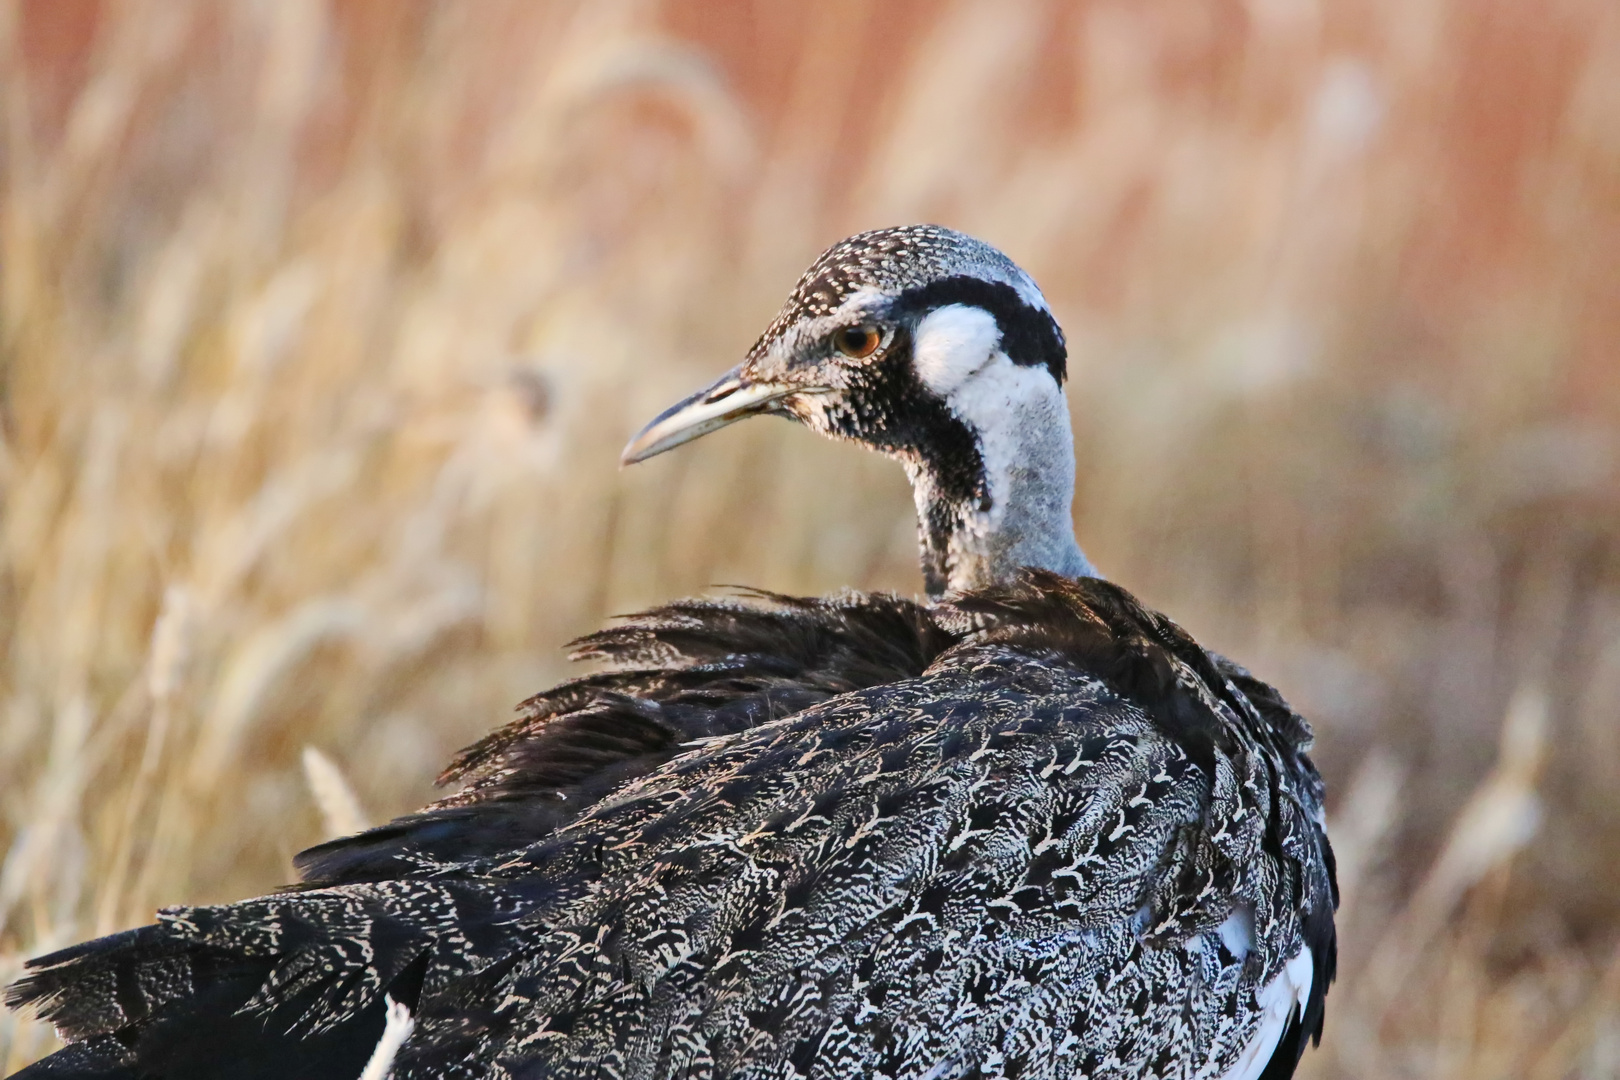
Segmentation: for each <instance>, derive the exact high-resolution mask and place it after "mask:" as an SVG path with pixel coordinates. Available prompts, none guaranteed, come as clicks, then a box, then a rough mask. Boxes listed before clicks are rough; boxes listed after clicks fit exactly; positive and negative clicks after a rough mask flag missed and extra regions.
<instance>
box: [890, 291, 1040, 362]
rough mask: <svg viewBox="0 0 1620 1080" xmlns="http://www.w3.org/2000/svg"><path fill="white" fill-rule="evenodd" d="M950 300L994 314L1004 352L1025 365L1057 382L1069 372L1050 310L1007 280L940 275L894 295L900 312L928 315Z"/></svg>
mask: <svg viewBox="0 0 1620 1080" xmlns="http://www.w3.org/2000/svg"><path fill="white" fill-rule="evenodd" d="M950 304H967V305H970V306H972V307H978V308H983V309H984V310H985V311H988V312H989V313H990V314H991V315H993V316H995V320H996V326H997V327H998V328H999V329H1000V330H1001V351H1002V352H1004V353H1006V354H1007V359H1009V360H1011V361H1012V362H1013V363H1015V364H1018V365H1019V366H1021V367H1044V368H1046V370H1047V371H1050V372H1051V373H1052V378H1054V379H1056V380H1057V384H1058V385H1059V386H1062V385H1063V379H1064V376H1065V375H1066V374H1067V366H1068V358H1069V350H1068V348H1067V347H1066V346H1065V345H1064V343H1063V331H1062V330H1061V329H1060V328H1059V327H1058V324H1057V320H1056V319H1054V318H1052V313H1051V312H1050V311H1045V310H1043V309H1041V308H1038V307H1034V306H1032V305H1030V304H1027V303H1025V302H1024V298H1023V297H1022V296H1019V295H1018V290H1017V289H1015V288H1013V287H1012V286H1011V285H1008V284H1007V283H1006V282H1003V281H986V280H984V279H983V278H977V277H973V276H971V275H968V274H958V275H956V276H954V277H945V278H939V279H937V280H935V281H930V282H929V283H928V284H926V285H918V286H916V287H915V288H911V289H907V290H906V291H905V292H903V293H901V294H900V295H899V296H898V297H896V298H895V301H894V304H893V306H892V307H891V308H890V310H891V311H892V312H893V313H894V314H896V315H919V316H920V315H925V314H927V313H928V312H930V311H933V310H934V309H935V308H942V307H946V306H948V305H950Z"/></svg>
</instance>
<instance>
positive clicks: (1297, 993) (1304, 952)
mask: <svg viewBox="0 0 1620 1080" xmlns="http://www.w3.org/2000/svg"><path fill="white" fill-rule="evenodd" d="M1227 921H1228V922H1230V921H1231V920H1227ZM1224 931H1225V927H1224V926H1223V927H1222V932H1223V933H1222V936H1223V937H1224V936H1225V935H1224ZM1315 971H1316V968H1315V962H1314V961H1313V959H1312V957H1311V950H1310V946H1308V945H1304V946H1301V947H1300V950H1299V954H1298V955H1296V956H1295V957H1294V958H1293V959H1292V960H1290V961H1288V963H1286V964H1284V965H1283V969H1282V970H1281V971H1279V972H1278V973H1277V974H1276V975H1275V976H1273V977H1272V980H1271V981H1270V982H1268V983H1266V985H1264V986H1262V987H1261V988H1260V992H1259V993H1258V994H1256V995H1255V1004H1256V1005H1258V1006H1259V1008H1260V1024H1259V1026H1258V1027H1256V1028H1255V1029H1254V1035H1253V1036H1252V1037H1251V1038H1250V1039H1249V1044H1248V1045H1247V1046H1245V1047H1244V1048H1243V1053H1242V1054H1241V1055H1240V1056H1239V1057H1238V1059H1237V1060H1236V1061H1235V1062H1233V1063H1232V1067H1231V1068H1230V1069H1228V1070H1227V1071H1226V1072H1225V1073H1223V1074H1222V1075H1221V1077H1220V1080H1257V1078H1258V1077H1259V1076H1260V1074H1261V1073H1263V1072H1265V1069H1266V1066H1267V1065H1268V1064H1270V1063H1271V1055H1273V1054H1275V1053H1276V1052H1277V1044H1278V1042H1280V1041H1281V1040H1282V1037H1283V1033H1284V1032H1285V1031H1287V1030H1288V1025H1289V1023H1290V1022H1291V1021H1292V1020H1293V1019H1294V1017H1295V1016H1296V1015H1303V1013H1304V1011H1305V1003H1306V1002H1307V1001H1309V1000H1310V997H1311V980H1312V978H1313V977H1314V975H1315Z"/></svg>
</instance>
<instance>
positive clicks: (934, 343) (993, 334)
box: [911, 304, 1001, 398]
mask: <svg viewBox="0 0 1620 1080" xmlns="http://www.w3.org/2000/svg"><path fill="white" fill-rule="evenodd" d="M1000 341H1001V328H1000V327H998V326H997V325H996V317H995V316H994V315H992V314H990V313H989V312H988V311H986V310H984V309H983V308H979V307H970V306H969V305H967V304H947V305H946V306H944V307H942V308H936V309H935V310H933V311H930V312H929V313H928V314H927V315H926V316H924V318H923V320H922V322H920V323H918V324H917V334H916V339H915V340H914V341H913V342H912V347H911V355H912V365H913V367H914V368H915V370H916V372H917V377H918V378H919V379H921V380H922V382H923V385H925V386H927V387H928V388H929V389H930V390H932V391H933V392H934V393H936V394H938V395H939V396H940V397H943V398H949V397H950V396H951V394H952V393H954V392H955V391H956V389H957V388H958V387H959V386H961V385H962V384H963V383H964V382H966V381H967V380H968V379H969V378H971V377H972V376H973V375H974V373H976V372H977V371H978V370H979V369H980V368H982V367H984V366H985V365H986V364H988V363H989V362H990V357H991V355H992V354H993V353H994V352H995V351H996V345H997V344H998V343H999V342H1000Z"/></svg>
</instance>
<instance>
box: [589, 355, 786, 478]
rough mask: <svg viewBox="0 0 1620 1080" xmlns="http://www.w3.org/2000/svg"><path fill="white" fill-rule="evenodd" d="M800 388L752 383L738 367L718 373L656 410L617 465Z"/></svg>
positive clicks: (767, 407) (764, 408) (755, 411)
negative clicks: (713, 379) (705, 384)
mask: <svg viewBox="0 0 1620 1080" xmlns="http://www.w3.org/2000/svg"><path fill="white" fill-rule="evenodd" d="M802 389H803V388H802V387H797V386H781V385H778V384H776V383H767V382H752V381H750V380H749V378H748V377H747V376H745V375H743V374H742V373H741V370H740V369H736V368H734V369H732V370H731V371H728V372H726V373H725V374H724V375H722V376H721V377H720V380H719V381H718V382H716V383H715V384H714V385H713V386H710V387H708V388H707V389H704V390H699V391H698V392H697V393H695V394H693V395H692V396H691V397H689V398H687V399H686V400H685V401H682V402H680V403H678V404H676V405H672V406H670V407H669V408H667V409H665V410H664V411H663V412H661V413H659V414H658V416H657V417H655V418H654V419H653V422H652V423H650V424H648V425H647V426H646V427H644V428H642V429H641V433H640V434H639V435H637V436H636V437H635V438H633V439H631V440H630V445H628V446H626V447H625V448H624V452H623V453H622V454H620V455H619V464H620V465H634V464H635V463H636V462H638V461H646V460H647V459H648V458H650V457H653V456H655V455H657V454H662V453H663V452H664V451H665V450H673V449H674V448H675V447H677V446H679V445H681V444H682V443H688V442H691V441H692V440H693V439H696V438H699V437H701V436H704V435H707V434H708V433H709V432H711V431H718V430H720V429H721V428H723V427H725V426H726V425H727V424H734V423H736V422H737V421H738V420H744V419H747V418H748V417H750V416H757V415H759V414H760V413H763V412H769V411H771V406H772V405H774V404H775V403H776V402H778V401H780V400H781V399H782V398H785V397H787V396H788V395H789V394H794V393H798V392H799V391H800V390H802Z"/></svg>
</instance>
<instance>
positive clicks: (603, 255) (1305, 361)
mask: <svg viewBox="0 0 1620 1080" xmlns="http://www.w3.org/2000/svg"><path fill="white" fill-rule="evenodd" d="M0 79H3V82H0V94H3V110H0V111H3V124H4V128H3V135H0V153H3V159H0V165H3V179H0V215H3V216H0V245H3V246H0V350H3V352H0V356H3V375H0V395H3V397H0V406H3V429H0V431H3V442H0V646H3V654H0V850H4V852H5V858H4V862H3V865H0V977H6V978H9V977H11V976H12V975H14V974H15V973H16V972H17V970H18V968H19V966H20V964H21V961H22V958H23V957H25V956H28V955H32V954H35V953H38V952H40V951H43V950H46V949H50V948H55V947H57V946H61V945H64V944H67V943H69V942H72V941H74V940H78V939H81V938H84V937H86V936H88V935H91V934H97V933H104V932H107V931H110V930H114V929H117V928H121V927H124V926H129V925H133V924H136V923H139V922H143V921H146V920H147V919H148V918H149V917H150V915H151V912H152V910H153V908H154V907H156V906H157V905H159V904H163V903H173V902H182V901H189V902H196V901H213V900H223V899H229V898H233V897H238V896H243V895H248V894H251V893H255V892H259V891H263V890H266V889H269V888H271V887H273V886H275V885H276V884H278V883H280V882H282V881H285V880H287V879H288V876H289V874H290V872H291V871H290V865H289V861H288V860H289V856H290V855H291V853H292V852H294V851H296V850H298V849H299V848H301V847H303V846H305V845H307V844H309V843H312V842H314V841H317V840H319V839H321V838H322V837H323V835H324V834H325V833H326V832H327V831H328V830H331V829H341V828H345V827H349V826H350V825H351V824H352V823H354V822H357V821H365V820H373V821H375V820H381V819H383V818H385V817H386V816H388V815H390V814H394V813H398V812H402V811H406V810H408V809H411V808H413V807H414V806H416V805H419V804H420V803H422V802H424V801H426V800H427V799H428V798H429V797H430V796H431V794H432V792H431V789H430V779H431V776H432V775H433V773H434V772H435V771H436V769H437V767H438V766H439V764H440V763H442V762H443V761H444V760H445V759H446V757H447V756H448V754H449V753H450V752H451V751H452V750H453V749H455V748H456V747H457V746H459V745H461V744H463V743H465V742H467V741H469V740H471V739H472V738H473V737H474V736H476V735H477V734H479V733H481V732H483V731H484V730H486V729H488V728H489V727H491V726H492V725H494V724H496V723H499V722H501V721H502V720H503V719H504V718H505V717H506V716H507V715H508V710H509V708H510V707H511V705H512V703H514V702H516V701H517V700H519V699H520V698H522V697H523V696H525V695H526V694H528V693H530V692H532V691H534V690H536V689H537V688H540V687H542V686H544V685H546V684H547V683H549V682H550V681H552V680H554V679H556V678H557V677H559V676H560V675H561V674H562V673H563V668H562V664H561V660H560V655H561V654H560V650H559V646H560V645H561V644H562V643H563V642H564V641H565V640H566V639H568V638H569V637H570V636H572V635H574V634H577V633H580V632H583V631H586V630H589V629H591V628H592V627H594V626H596V625H597V624H598V623H599V622H600V621H601V620H602V619H603V618H604V617H605V616H607V615H609V614H611V613H614V612H622V611H626V610H629V609H633V608H635V607H637V606H638V605H643V604H648V603H652V602H655V601H659V600H663V599H666V598H670V597H673V596H677V595H680V594H685V593H690V592H694V591H701V590H703V589H705V588H707V587H708V586H710V585H711V584H712V583H716V582H744V583H749V584H754V585H759V586H765V587H769V588H774V589H782V590H794V591H824V590H829V589H833V588H837V587H841V586H845V585H853V586H859V587H867V588H872V587H883V588H895V589H900V590H903V591H914V590H916V589H917V588H918V587H919V581H918V578H917V572H916V570H915V567H914V563H913V558H914V557H913V548H912V545H913V540H912V523H911V510H910V500H909V498H908V497H907V494H906V491H905V487H904V482H903V480H902V478H901V476H900V473H899V471H898V469H896V468H894V467H893V466H891V465H889V464H888V463H885V462H882V461H879V460H876V459H874V458H871V457H868V456H866V455H863V454H861V453H860V452H858V451H855V450H853V449H849V448H841V447H836V446H831V445H827V444H823V443H821V442H819V441H817V440H815V439H814V438H813V437H811V436H809V435H807V434H806V433H804V432H802V431H799V430H796V429H793V428H791V427H790V426H788V425H786V424H773V423H767V422H763V421H761V422H757V423H755V424H748V425H743V426H742V427H739V428H737V429H733V430H731V431H728V432H726V433H724V434H722V435H718V436H715V437H714V438H712V439H709V440H705V441H704V442H703V443H701V444H699V445H697V446H694V447H692V448H690V449H688V450H683V451H682V452H681V453H679V454H675V455H671V456H669V457H668V458H662V459H659V460H658V461H656V462H653V463H651V464H649V465H647V466H642V467H639V468H638V469H635V470H631V471H629V472H627V473H624V474H622V475H621V474H620V473H619V472H618V471H617V469H616V465H615V456H616V451H617V449H618V447H619V446H620V445H621V443H622V441H623V439H624V438H625V437H626V435H627V434H628V433H629V432H630V431H631V430H632V428H633V427H634V426H636V425H637V424H638V423H639V422H640V421H642V420H644V419H645V418H647V417H648V416H650V415H651V414H652V413H653V412H655V411H656V410H657V409H658V408H660V407H661V406H662V405H664V404H666V403H667V402H669V401H671V400H673V399H674V398H675V397H676V396H678V395H680V394H682V393H684V392H686V391H687V390H689V389H691V388H692V387H694V386H696V385H698V384H700V382H702V381H703V380H705V379H706V378H707V377H709V376H711V375H712V374H713V373H715V372H718V371H719V370H721V369H722V368H724V367H726V366H729V365H730V364H731V363H732V362H733V361H734V360H735V359H736V358H737V357H739V356H740V355H741V354H742V352H743V351H744V350H745V348H746V347H747V346H748V344H749V343H750V342H751V341H752V338H753V336H754V335H755V334H756V333H757V332H758V330H759V329H760V328H761V327H762V326H763V325H764V323H765V322H766V321H767V320H768V318H769V316H770V315H771V314H772V313H773V312H774V310H775V307H776V305H777V303H778V302H779V301H780V299H781V297H782V295H783V294H784V293H785V291H786V289H787V288H788V286H789V285H790V284H791V282H792V281H793V279H794V278H795V277H796V275H797V273H798V271H799V270H800V269H801V268H802V267H803V266H804V265H805V264H806V263H807V262H808V261H809V259H810V258H811V257H812V256H813V255H814V254H815V253H816V252H817V251H819V250H820V248H821V247H823V246H824V245H825V244H826V243H828V242H830V241H831V240H833V239H836V238H837V237H839V236H841V235H843V234H845V233H847V232H850V231H853V230H855V229H856V228H861V227H869V226H874V225H879V224H889V223H894V222H899V221H912V220H935V221H941V222H944V223H947V224H951V225H954V226H957V227H960V228H964V229H966V230H969V231H971V232H974V233H977V234H979V235H982V236H984V237H986V238H988V239H990V240H991V241H993V242H996V243H998V244H999V245H1001V246H1002V247H1004V248H1005V249H1006V250H1007V251H1008V252H1009V253H1010V254H1012V255H1013V256H1014V257H1015V258H1016V259H1018V260H1019V261H1020V262H1021V263H1023V264H1024V265H1025V266H1026V267H1028V268H1029V269H1030V270H1031V271H1032V272H1033V273H1034V274H1035V275H1036V277H1037V278H1038V279H1039V280H1040V281H1041V283H1042V284H1043V286H1044V287H1045V289H1046V291H1047V294H1048V296H1049V297H1051V299H1052V300H1053V302H1054V305H1055V306H1056V308H1057V310H1058V312H1059V315H1060V317H1061V318H1062V321H1063V322H1064V325H1065V326H1066V328H1067V329H1068V331H1069V336H1070V341H1071V349H1072V357H1073V360H1072V366H1073V374H1074V378H1073V382H1072V386H1071V391H1070V397H1071V401H1072V403H1073V409H1074V414H1075V420H1076V425H1077V433H1078V438H1079V442H1080V474H1081V475H1080V490H1079V497H1078V502H1077V516H1078V518H1079V521H1078V525H1079V529H1080V535H1081V537H1082V541H1083V542H1084V543H1085V544H1086V546H1087V549H1088V551H1089V552H1090V554H1091V555H1092V556H1093V558H1094V559H1095V560H1096V561H1097V562H1098V563H1099V564H1100V565H1101V566H1103V567H1104V568H1105V569H1106V570H1107V571H1108V572H1109V573H1110V575H1111V576H1112V577H1114V578H1115V579H1117V580H1119V581H1121V582H1123V583H1125V584H1127V585H1128V586H1130V587H1131V588H1133V589H1135V590H1136V591H1138V592H1139V593H1141V594H1143V595H1144V596H1145V597H1146V598H1147V599H1148V600H1150V601H1151V602H1153V603H1154V604H1156V605H1158V606H1160V607H1162V608H1164V609H1166V610H1167V611H1169V612H1171V613H1172V614H1173V615H1175V616H1176V617H1177V618H1179V619H1180V620H1181V621H1183V622H1184V623H1185V624H1187V625H1188V626H1190V628H1192V629H1193V630H1194V631H1195V632H1196V633H1198V634H1199V635H1200V636H1201V637H1203V638H1204V639H1205V640H1207V641H1209V642H1210V643H1211V644H1212V645H1214V646H1216V647H1218V648H1221V649H1223V650H1224V651H1227V652H1229V653H1231V654H1234V655H1236V656H1239V657H1241V658H1243V659H1244V660H1245V661H1246V662H1248V663H1249V664H1250V665H1251V666H1253V667H1254V668H1255V669H1256V670H1258V671H1259V672H1260V673H1262V674H1263V675H1265V676H1267V677H1270V678H1271V679H1273V680H1274V681H1276V682H1277V683H1278V684H1279V685H1280V686H1281V687H1282V688H1283V689H1284V690H1285V691H1286V692H1287V693H1288V694H1289V695H1290V696H1291V697H1292V698H1293V699H1295V700H1296V702H1297V703H1299V704H1300V705H1302V706H1303V707H1305V708H1306V710H1307V711H1308V712H1309V713H1310V714H1311V715H1312V716H1313V718H1314V719H1315V721H1316V724H1317V727H1318V732H1319V736H1320V743H1319V745H1320V759H1321V761H1322V763H1323V766H1324V769H1325V771H1326V773H1327V774H1328V777H1329V780H1330V782H1331V783H1332V785H1333V801H1332V810H1333V829H1334V835H1335V837H1336V842H1337V844H1338V847H1339V851H1340V860H1341V867H1342V870H1341V874H1342V880H1343V881H1344V885H1345V904H1344V910H1343V913H1342V919H1341V926H1342V939H1341V940H1342V945H1343V949H1342V969H1341V970H1342V975H1341V979H1340V983H1339V985H1338V986H1337V987H1336V989H1335V991H1334V993H1333V996H1332V997H1331V999H1330V1009H1329V1019H1328V1036H1327V1039H1326V1041H1325V1042H1324V1044H1323V1048H1322V1050H1321V1051H1318V1052H1315V1053H1313V1054H1311V1055H1308V1056H1307V1059H1306V1066H1305V1070H1304V1071H1305V1073H1306V1075H1308V1076H1311V1077H1351V1076H1354V1077H1369V1078H1373V1077H1395V1076H1425V1077H1459V1078H1460V1077H1469V1078H1486V1077H1504V1078H1505V1077H1533V1078H1538V1080H1556V1078H1560V1077H1565V1076H1581V1077H1613V1076H1617V1075H1620V869H1617V865H1620V797H1617V796H1620V529H1617V526H1620V345H1617V342H1620V7H1617V6H1616V5H1615V4H1614V3H1613V2H1612V0H1341V2H1338V3H1331V4H1330V3H1326V2H1323V0H1248V2H1246V3H1242V2H1237V0H1085V2H1076V3H1062V2H1058V0H1052V2H1047V3H1039V2H1031V3H1012V2H1002V0H959V2H954V3H946V4H931V3H920V2H915V0H908V2H899V0H827V2H826V3H821V4H815V5H810V4H802V5H800V4H788V3H785V2H784V3H771V2H768V0H724V2H720V0H672V2H669V3H665V4H658V3H653V2H650V0H649V2H632V0H624V2H620V0H589V2H580V3H574V4H570V3H565V2H562V0H555V2H553V0H546V2H539V0H479V2H476V3H473V2H467V3H437V4H435V3H422V2H411V3H406V2H403V0H400V2H396V0H119V2H116V3H114V2H110V0H108V2H102V0H35V2H19V0H0ZM306 748H312V750H309V751H306ZM323 811H324V814H323ZM49 1045H50V1043H49V1033H48V1032H47V1031H45V1030H42V1029H41V1028H40V1027H39V1026H38V1025H36V1024H33V1023H31V1022H29V1021H27V1020H26V1019H19V1018H16V1017H10V1016H8V1017H6V1018H5V1019H4V1020H3V1021H0V1060H4V1062H5V1063H6V1065H7V1067H8V1069H9V1068H11V1067H15V1066H17V1065H19V1064H20V1063H22V1062H24V1061H26V1060H28V1059H30V1058H31V1057H33V1056H36V1055H37V1054H39V1053H42V1052H44V1051H45V1050H46V1049H47V1048H48V1047H49Z"/></svg>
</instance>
